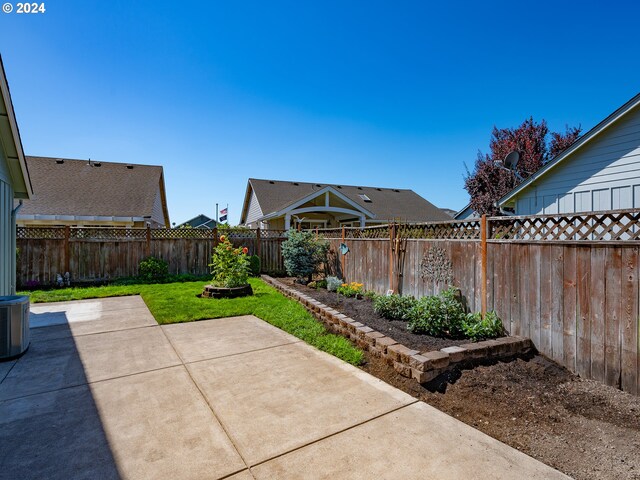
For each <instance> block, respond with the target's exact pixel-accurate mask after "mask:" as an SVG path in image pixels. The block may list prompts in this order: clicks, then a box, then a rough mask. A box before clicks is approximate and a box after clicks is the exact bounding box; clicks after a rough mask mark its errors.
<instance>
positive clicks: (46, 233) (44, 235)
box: [16, 227, 64, 240]
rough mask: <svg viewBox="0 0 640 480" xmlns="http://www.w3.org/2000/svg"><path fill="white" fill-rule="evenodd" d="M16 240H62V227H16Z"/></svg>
mask: <svg viewBox="0 0 640 480" xmlns="http://www.w3.org/2000/svg"><path fill="white" fill-rule="evenodd" d="M16 238H34V239H36V238H37V239H51V240H61V239H64V227H17V228H16Z"/></svg>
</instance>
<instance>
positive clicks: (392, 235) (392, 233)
mask: <svg viewBox="0 0 640 480" xmlns="http://www.w3.org/2000/svg"><path fill="white" fill-rule="evenodd" d="M395 241H396V224H395V223H392V224H391V225H389V290H393V291H394V292H395V289H394V282H393V270H394V269H393V266H394V263H395V262H394V260H393V242H395Z"/></svg>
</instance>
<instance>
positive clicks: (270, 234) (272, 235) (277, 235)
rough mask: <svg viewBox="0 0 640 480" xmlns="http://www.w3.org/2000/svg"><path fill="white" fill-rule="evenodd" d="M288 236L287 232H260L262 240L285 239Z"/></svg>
mask: <svg viewBox="0 0 640 480" xmlns="http://www.w3.org/2000/svg"><path fill="white" fill-rule="evenodd" d="M286 236H287V231H286V230H260V238H284V237H286Z"/></svg>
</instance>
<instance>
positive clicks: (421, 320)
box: [407, 288, 466, 337]
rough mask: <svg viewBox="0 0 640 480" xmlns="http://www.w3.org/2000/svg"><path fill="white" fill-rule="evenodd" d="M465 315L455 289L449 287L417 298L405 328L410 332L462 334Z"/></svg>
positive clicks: (439, 334) (435, 334)
mask: <svg viewBox="0 0 640 480" xmlns="http://www.w3.org/2000/svg"><path fill="white" fill-rule="evenodd" d="M465 317H466V314H465V311H464V308H463V306H462V304H461V303H460V300H459V299H458V297H457V290H456V289H455V288H449V289H447V290H445V291H444V292H442V293H441V294H440V295H437V296H430V297H422V298H420V299H418V300H417V301H416V302H415V304H414V305H413V306H412V307H411V309H410V310H409V313H408V320H409V322H408V324H407V329H408V330H409V331H410V332H412V333H426V334H428V335H434V336H441V335H448V336H451V337H457V336H460V335H461V334H462V322H463V321H464V319H465Z"/></svg>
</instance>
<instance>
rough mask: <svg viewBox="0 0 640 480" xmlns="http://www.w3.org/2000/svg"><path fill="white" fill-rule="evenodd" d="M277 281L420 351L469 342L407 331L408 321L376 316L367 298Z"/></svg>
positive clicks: (291, 281)
mask: <svg viewBox="0 0 640 480" xmlns="http://www.w3.org/2000/svg"><path fill="white" fill-rule="evenodd" d="M278 280H279V281H281V282H282V283H285V284H286V285H289V286H291V287H294V288H295V289H297V290H299V291H301V292H303V293H305V294H306V295H309V296H310V297H313V298H315V299H316V300H318V301H319V302H322V303H324V304H325V305H327V306H329V307H331V308H335V309H336V310H338V311H339V312H342V313H344V314H345V315H346V316H347V317H351V318H353V319H354V320H356V321H358V322H360V323H363V324H365V325H367V326H368V327H371V328H373V329H374V330H376V331H377V332H380V333H384V334H385V335H387V336H388V337H391V338H393V339H394V340H395V341H396V342H398V343H401V344H402V345H404V346H406V347H409V348H411V349H413V350H418V351H420V352H428V351H432V350H440V349H441V348H445V347H451V346H452V345H463V344H465V343H469V342H470V341H471V340H469V339H452V338H442V337H431V336H429V335H416V334H414V333H411V332H409V331H408V330H407V322H403V321H400V320H389V319H387V318H384V317H382V316H380V315H378V314H377V313H376V312H375V311H374V310H373V302H372V301H371V300H369V299H368V298H360V299H357V298H347V297H345V296H343V295H338V294H337V293H335V292H329V291H327V290H325V289H323V288H319V289H315V288H309V287H307V286H306V285H301V284H299V283H296V282H295V279H293V278H279V279H278Z"/></svg>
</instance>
